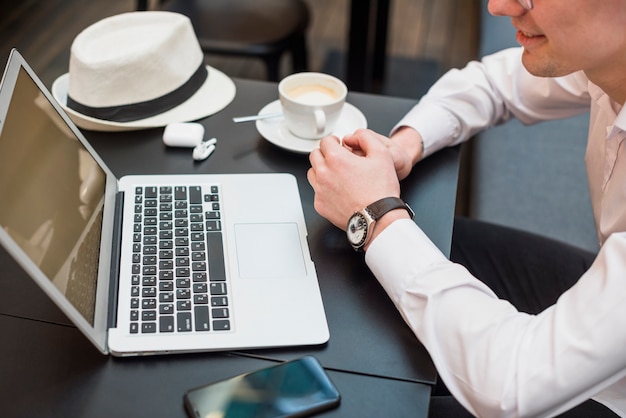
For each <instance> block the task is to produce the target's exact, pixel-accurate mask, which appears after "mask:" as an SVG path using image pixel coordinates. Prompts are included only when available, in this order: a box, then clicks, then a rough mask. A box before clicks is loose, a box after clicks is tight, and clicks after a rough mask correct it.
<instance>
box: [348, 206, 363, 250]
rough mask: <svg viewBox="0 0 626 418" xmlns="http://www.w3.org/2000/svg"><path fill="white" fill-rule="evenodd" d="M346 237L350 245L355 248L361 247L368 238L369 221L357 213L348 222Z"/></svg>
mask: <svg viewBox="0 0 626 418" xmlns="http://www.w3.org/2000/svg"><path fill="white" fill-rule="evenodd" d="M346 235H347V236H348V240H349V241H350V244H352V245H353V246H357V247H358V246H361V245H362V244H363V243H364V242H365V238H366V237H367V220H366V219H365V216H363V215H362V214H361V213H359V212H357V213H355V214H354V215H352V217H351V218H350V220H349V221H348V228H347V230H346Z"/></svg>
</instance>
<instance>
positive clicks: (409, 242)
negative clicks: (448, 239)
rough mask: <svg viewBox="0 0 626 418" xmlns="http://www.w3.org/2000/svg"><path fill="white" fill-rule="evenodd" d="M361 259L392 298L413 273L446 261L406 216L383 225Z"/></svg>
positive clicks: (394, 297)
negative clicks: (386, 225)
mask: <svg viewBox="0 0 626 418" xmlns="http://www.w3.org/2000/svg"><path fill="white" fill-rule="evenodd" d="M407 260H410V262H407ZM365 262H366V263H367V265H368V267H369V268H370V270H371V271H372V273H374V275H375V276H376V278H377V279H378V281H379V282H380V283H381V285H382V286H383V287H384V288H385V290H386V291H387V293H388V294H389V295H390V296H391V298H392V299H393V300H398V298H400V297H401V295H402V294H403V293H404V292H405V290H406V288H407V286H409V283H408V282H410V281H411V280H412V279H413V278H414V277H420V276H421V275H422V273H423V272H424V271H426V270H429V269H430V268H431V267H432V266H434V265H436V264H441V263H450V261H448V259H447V258H446V256H445V255H443V253H442V252H441V251H440V250H439V249H438V248H437V247H436V246H435V244H433V243H432V241H431V240H430V239H429V238H428V237H427V236H426V234H425V233H424V232H423V231H422V230H421V228H420V227H419V226H417V224H416V223H415V222H413V221H412V220H410V219H399V220H397V221H395V222H393V223H392V224H391V225H389V226H388V227H387V228H385V230H384V231H382V232H381V233H380V234H379V235H378V236H377V237H376V239H375V240H374V241H372V243H371V244H370V246H369V248H368V249H367V252H366V253H365Z"/></svg>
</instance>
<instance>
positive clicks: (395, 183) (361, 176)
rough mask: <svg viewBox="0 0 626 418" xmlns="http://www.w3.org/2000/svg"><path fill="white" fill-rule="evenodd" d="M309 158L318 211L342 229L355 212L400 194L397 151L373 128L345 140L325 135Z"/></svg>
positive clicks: (359, 131) (310, 174) (309, 178)
mask: <svg viewBox="0 0 626 418" xmlns="http://www.w3.org/2000/svg"><path fill="white" fill-rule="evenodd" d="M382 138H384V137H382ZM387 141H389V139H387ZM309 160H310V162H311V168H310V169H309V171H308V173H307V177H308V180H309V183H311V186H313V189H314V190H315V202H314V206H315V210H317V212H318V213H319V214H320V215H322V216H323V217H325V218H326V219H328V220H329V221H330V222H332V223H333V224H334V225H335V226H337V227H339V228H341V229H345V228H346V225H347V222H348V219H349V217H350V216H351V215H352V214H353V213H354V212H355V211H357V210H360V209H363V208H364V207H366V206H367V205H369V204H371V203H373V202H375V201H377V200H378V199H382V198H384V197H390V196H395V197H399V196H400V184H399V180H398V175H397V173H396V169H395V162H394V159H393V151H392V149H390V148H389V147H387V145H386V144H385V143H384V141H383V140H381V136H380V135H378V134H376V133H374V132H372V131H369V130H358V131H357V132H355V133H354V134H353V135H350V136H347V137H346V138H345V142H344V143H341V141H339V139H338V138H337V137H335V136H328V137H325V138H323V139H322V140H321V141H320V147H319V149H316V150H314V151H313V152H311V154H310V156H309Z"/></svg>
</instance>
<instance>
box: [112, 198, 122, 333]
mask: <svg viewBox="0 0 626 418" xmlns="http://www.w3.org/2000/svg"><path fill="white" fill-rule="evenodd" d="M123 207H124V192H117V196H116V197H115V213H114V215H113V225H114V228H113V239H112V240H111V243H112V244H111V245H112V247H111V274H110V277H109V301H110V304H109V312H108V314H109V318H108V323H109V326H108V328H109V329H110V328H115V327H117V295H118V287H119V282H120V255H121V252H122V209H123Z"/></svg>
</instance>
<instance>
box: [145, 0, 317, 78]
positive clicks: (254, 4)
mask: <svg viewBox="0 0 626 418" xmlns="http://www.w3.org/2000/svg"><path fill="white" fill-rule="evenodd" d="M138 8H139V9H140V10H141V9H142V8H143V9H144V10H145V2H142V1H139V2H138ZM159 9H161V10H168V11H172V12H177V13H181V14H184V15H186V16H188V17H189V19H190V20H191V23H192V24H193V27H194V29H195V31H196V35H197V36H198V40H199V42H200V46H201V47H202V50H203V51H204V53H205V54H216V55H226V56H240V57H256V58H260V59H261V60H263V62H264V63H265V67H266V70H267V78H268V79H269V80H271V81H278V80H279V79H280V60H281V57H282V56H283V54H284V53H285V52H288V53H290V54H291V59H292V68H293V71H294V72H300V71H307V70H308V52H307V45H306V31H307V28H308V26H309V21H310V15H309V9H308V7H307V5H306V4H305V3H304V1H303V0H169V1H163V2H161V4H160V7H159Z"/></svg>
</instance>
